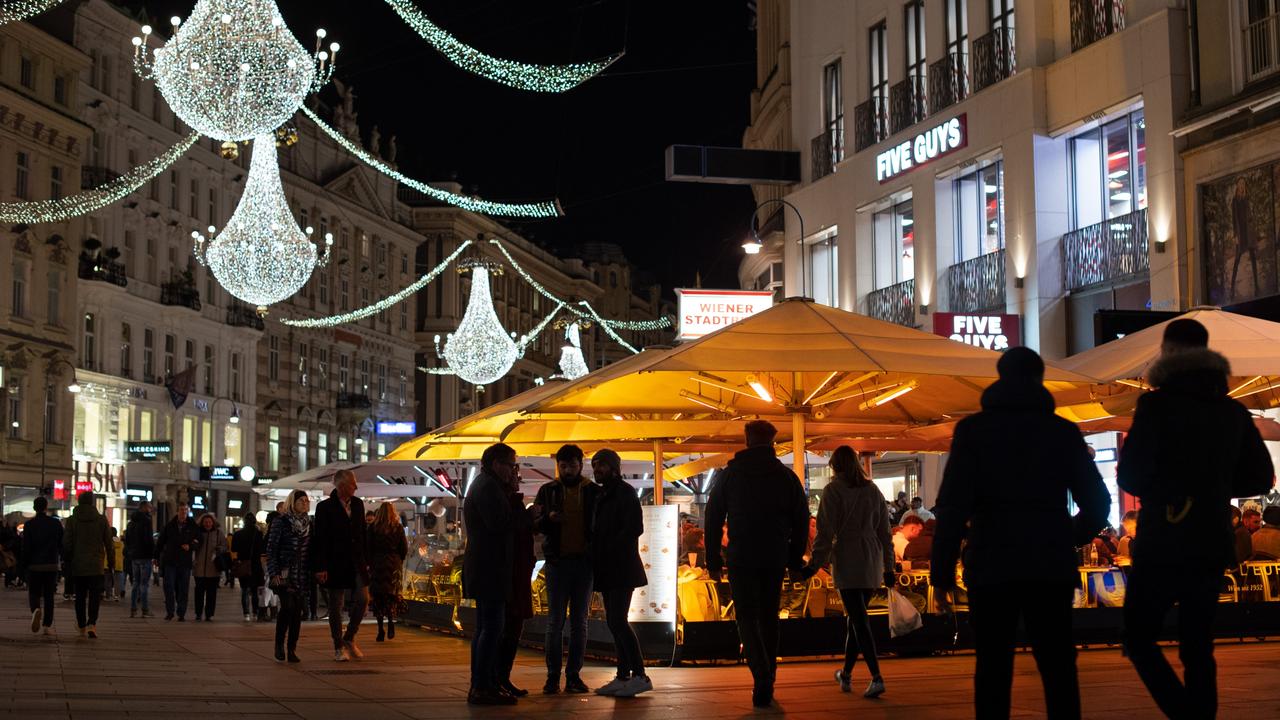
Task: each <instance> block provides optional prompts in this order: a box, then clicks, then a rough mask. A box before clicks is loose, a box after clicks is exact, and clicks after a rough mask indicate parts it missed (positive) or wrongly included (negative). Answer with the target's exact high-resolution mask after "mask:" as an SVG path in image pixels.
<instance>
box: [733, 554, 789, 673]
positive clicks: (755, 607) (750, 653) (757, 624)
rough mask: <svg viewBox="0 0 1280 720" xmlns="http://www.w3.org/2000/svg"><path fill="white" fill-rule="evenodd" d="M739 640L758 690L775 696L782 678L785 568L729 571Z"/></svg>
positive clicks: (739, 568)
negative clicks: (780, 632) (775, 686)
mask: <svg viewBox="0 0 1280 720" xmlns="http://www.w3.org/2000/svg"><path fill="white" fill-rule="evenodd" d="M729 589H730V591H731V592H732V593H733V606H734V608H735V614H736V616H737V619H738V638H739V639H740V640H741V641H742V653H743V654H744V655H746V656H747V667H749V668H751V677H752V678H753V679H754V680H755V686H756V689H758V690H765V691H768V692H772V690H773V681H774V678H775V677H776V676H777V674H778V603H779V602H780V601H781V597H782V568H777V569H773V568H744V567H738V568H729Z"/></svg>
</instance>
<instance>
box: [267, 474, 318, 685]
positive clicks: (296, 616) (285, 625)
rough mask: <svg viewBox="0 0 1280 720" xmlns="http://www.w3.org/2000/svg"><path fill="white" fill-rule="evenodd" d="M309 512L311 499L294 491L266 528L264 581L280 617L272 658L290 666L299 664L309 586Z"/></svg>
mask: <svg viewBox="0 0 1280 720" xmlns="http://www.w3.org/2000/svg"><path fill="white" fill-rule="evenodd" d="M281 504H282V505H284V503H281ZM277 507H279V506H277ZM310 512H311V498H309V497H307V492H306V491H305V490H294V491H293V492H291V493H289V502H288V504H287V505H285V507H284V508H283V511H278V512H276V514H275V517H274V518H272V522H271V526H270V527H269V528H267V577H268V579H269V580H268V582H269V586H270V588H271V590H272V592H274V593H276V594H277V595H279V596H280V613H279V614H278V615H276V648H275V649H276V652H275V658H276V660H277V661H278V662H284V661H285V659H286V657H287V658H288V661H289V662H291V663H296V662H301V659H300V658H299V657H298V653H297V650H298V633H299V631H300V630H301V629H302V617H303V615H304V614H305V613H306V600H305V593H306V591H307V587H308V586H309V585H310V583H311V565H310V563H309V561H308V558H307V553H308V552H309V550H310V548H311V528H312V520H311V515H310V514H309V513H310ZM286 637H287V639H288V643H289V644H288V648H287V649H288V655H287V656H286V654H285V650H286V646H285V640H286Z"/></svg>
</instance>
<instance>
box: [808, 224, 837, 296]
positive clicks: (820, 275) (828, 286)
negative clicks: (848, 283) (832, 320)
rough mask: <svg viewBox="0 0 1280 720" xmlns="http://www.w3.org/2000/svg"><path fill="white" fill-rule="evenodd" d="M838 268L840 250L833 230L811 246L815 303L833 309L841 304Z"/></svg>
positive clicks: (811, 277)
mask: <svg viewBox="0 0 1280 720" xmlns="http://www.w3.org/2000/svg"><path fill="white" fill-rule="evenodd" d="M838 266H839V250H838V248H837V247H836V233H835V230H834V229H833V230H832V231H830V232H828V233H826V234H824V235H821V236H819V237H818V239H817V240H814V241H813V242H811V243H810V244H809V278H810V284H809V287H810V288H812V291H813V292H812V294H813V299H814V301H815V302H818V303H821V304H823V305H830V306H831V307H836V306H837V305H838V304H839V302H840V294H839V287H840V284H839V275H838V273H839V270H838Z"/></svg>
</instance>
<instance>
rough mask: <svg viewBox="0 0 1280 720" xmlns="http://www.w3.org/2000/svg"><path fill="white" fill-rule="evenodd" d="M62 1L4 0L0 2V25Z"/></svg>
mask: <svg viewBox="0 0 1280 720" xmlns="http://www.w3.org/2000/svg"><path fill="white" fill-rule="evenodd" d="M64 2H66V0H4V2H2V3H0V25H7V24H9V23H12V22H18V21H21V20H26V19H27V18H29V17H33V16H35V15H39V14H40V13H42V12H44V11H45V10H48V9H49V8H52V7H53V6H54V5H61V4H62V3H64Z"/></svg>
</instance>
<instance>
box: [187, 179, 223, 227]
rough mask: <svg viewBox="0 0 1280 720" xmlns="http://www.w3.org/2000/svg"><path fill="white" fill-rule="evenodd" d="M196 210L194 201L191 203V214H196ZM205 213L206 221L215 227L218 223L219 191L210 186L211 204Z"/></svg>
mask: <svg viewBox="0 0 1280 720" xmlns="http://www.w3.org/2000/svg"><path fill="white" fill-rule="evenodd" d="M192 182H194V181H192ZM195 212H196V211H195V204H194V203H193V204H192V205H191V214H192V215H193V216H194V215H195ZM204 215H205V218H204V219H205V222H207V223H209V224H210V225H213V226H215V227H216V226H217V225H218V191H217V190H216V189H214V188H209V205H208V207H206V208H205V212H204Z"/></svg>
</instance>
